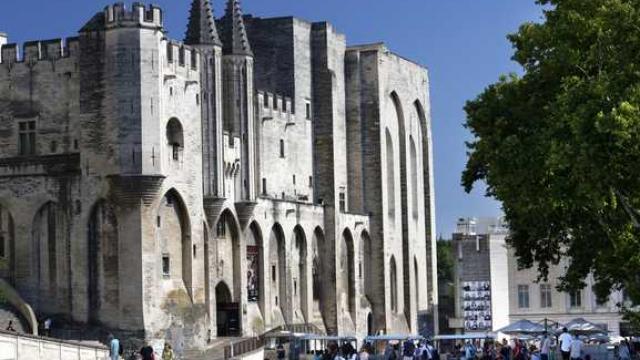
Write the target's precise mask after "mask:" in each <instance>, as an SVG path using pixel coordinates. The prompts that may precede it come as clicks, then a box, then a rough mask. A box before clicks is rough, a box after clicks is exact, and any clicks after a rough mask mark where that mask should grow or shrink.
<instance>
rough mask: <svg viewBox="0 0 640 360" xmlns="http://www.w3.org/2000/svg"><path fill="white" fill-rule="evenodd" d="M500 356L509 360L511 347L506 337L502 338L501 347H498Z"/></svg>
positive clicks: (504, 359)
mask: <svg viewBox="0 0 640 360" xmlns="http://www.w3.org/2000/svg"><path fill="white" fill-rule="evenodd" d="M500 356H501V357H502V359H503V360H511V347H510V346H509V342H508V341H507V339H502V347H501V348H500Z"/></svg>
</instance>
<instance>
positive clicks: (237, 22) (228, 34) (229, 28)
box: [220, 0, 253, 56]
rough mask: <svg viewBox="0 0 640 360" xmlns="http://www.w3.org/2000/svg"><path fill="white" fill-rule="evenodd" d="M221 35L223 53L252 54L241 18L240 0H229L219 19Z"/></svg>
mask: <svg viewBox="0 0 640 360" xmlns="http://www.w3.org/2000/svg"><path fill="white" fill-rule="evenodd" d="M220 21H221V28H220V33H221V35H222V36H221V37H222V53H223V54H225V55H249V56H253V52H252V51H251V46H250V45H249V37H248V36H247V30H246V29H245V27H244V20H243V19H242V7H241V6H240V0H229V1H228V2H227V9H226V12H225V15H224V17H223V18H222V19H221V20H220Z"/></svg>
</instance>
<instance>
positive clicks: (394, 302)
mask: <svg viewBox="0 0 640 360" xmlns="http://www.w3.org/2000/svg"><path fill="white" fill-rule="evenodd" d="M389 277H390V280H391V281H390V285H389V286H390V287H391V311H393V312H394V313H397V312H398V271H397V269H396V258H395V257H394V256H392V257H391V261H390V264H389Z"/></svg>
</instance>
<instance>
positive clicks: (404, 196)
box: [390, 91, 411, 323]
mask: <svg viewBox="0 0 640 360" xmlns="http://www.w3.org/2000/svg"><path fill="white" fill-rule="evenodd" d="M390 96H391V100H392V101H393V105H394V108H395V112H396V119H397V123H398V145H399V150H400V151H399V155H400V163H399V166H400V203H401V210H400V212H401V217H402V232H401V234H402V275H403V278H402V280H403V281H402V283H403V288H404V292H403V293H404V304H405V306H404V314H405V316H406V318H407V321H408V322H409V323H410V321H409V320H410V319H411V306H409V304H411V276H410V274H411V272H410V263H411V262H410V257H411V239H410V238H409V214H410V212H409V204H408V198H409V194H408V190H409V189H408V182H409V180H408V176H407V148H406V140H407V133H406V120H405V116H404V109H403V107H402V101H401V100H400V97H399V96H398V93H397V92H395V91H393V92H391V95H390Z"/></svg>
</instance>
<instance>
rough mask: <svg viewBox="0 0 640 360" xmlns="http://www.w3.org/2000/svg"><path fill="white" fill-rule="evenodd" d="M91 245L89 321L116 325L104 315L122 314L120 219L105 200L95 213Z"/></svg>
mask: <svg viewBox="0 0 640 360" xmlns="http://www.w3.org/2000/svg"><path fill="white" fill-rule="evenodd" d="M88 242H89V246H88V251H89V262H88V263H89V264H88V265H89V321H91V322H103V323H107V324H109V321H111V323H110V324H115V323H117V320H118V319H113V318H112V316H103V314H114V313H115V314H117V313H119V303H120V288H119V285H120V278H119V271H120V264H119V244H118V220H117V218H116V215H115V212H114V211H113V208H112V207H111V206H110V204H108V203H107V202H106V201H104V200H102V201H99V202H98V203H97V204H96V205H95V206H94V208H93V210H92V211H91V216H90V218H89V228H88Z"/></svg>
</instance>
